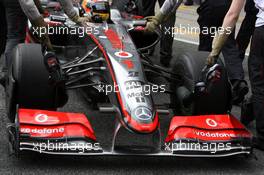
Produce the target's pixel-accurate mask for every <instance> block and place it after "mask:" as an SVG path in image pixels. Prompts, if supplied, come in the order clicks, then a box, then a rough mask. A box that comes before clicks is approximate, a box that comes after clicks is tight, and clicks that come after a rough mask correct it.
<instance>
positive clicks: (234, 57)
mask: <svg viewBox="0 0 264 175" xmlns="http://www.w3.org/2000/svg"><path fill="white" fill-rule="evenodd" d="M231 2H232V1H230V0H217V1H216V0H206V1H205V2H203V3H202V4H201V5H200V7H199V8H198V9H197V13H198V14H199V18H198V23H199V25H200V29H201V31H204V30H205V29H206V30H208V29H216V28H219V27H221V26H222V23H223V21H224V18H225V15H226V13H227V11H228V9H229V7H230V5H231ZM212 31H214V30H212ZM213 36H214V33H212V32H211V33H209V34H207V33H206V32H200V38H199V39H200V43H199V48H198V49H199V50H200V51H208V52H210V51H211V50H212V41H213ZM222 53H223V55H224V59H225V63H226V69H227V72H228V75H229V79H230V80H242V79H244V70H243V66H242V62H243V60H241V58H240V52H239V50H238V47H237V46H236V40H235V35H234V32H233V33H232V35H230V37H229V38H228V40H227V42H226V44H225V45H224V47H223V49H222Z"/></svg>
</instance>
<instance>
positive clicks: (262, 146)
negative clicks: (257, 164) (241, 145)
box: [252, 137, 264, 151]
mask: <svg viewBox="0 0 264 175" xmlns="http://www.w3.org/2000/svg"><path fill="white" fill-rule="evenodd" d="M252 146H253V148H255V149H258V150H261V151H264V141H261V140H259V139H258V138H257V137H254V138H253V145H252Z"/></svg>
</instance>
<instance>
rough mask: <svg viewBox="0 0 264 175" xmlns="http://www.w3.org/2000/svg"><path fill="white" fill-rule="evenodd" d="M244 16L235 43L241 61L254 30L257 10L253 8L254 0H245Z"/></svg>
mask: <svg viewBox="0 0 264 175" xmlns="http://www.w3.org/2000/svg"><path fill="white" fill-rule="evenodd" d="M245 12H246V16H245V18H244V20H243V22H242V24H241V27H240V29H239V32H238V35H237V38H236V41H237V45H238V48H239V51H240V57H241V59H244V57H245V52H246V49H247V47H248V44H249V42H250V39H251V36H252V34H253V32H254V29H255V23H256V20H257V17H256V15H257V13H258V10H257V8H256V7H255V3H254V0H247V3H246V5H245Z"/></svg>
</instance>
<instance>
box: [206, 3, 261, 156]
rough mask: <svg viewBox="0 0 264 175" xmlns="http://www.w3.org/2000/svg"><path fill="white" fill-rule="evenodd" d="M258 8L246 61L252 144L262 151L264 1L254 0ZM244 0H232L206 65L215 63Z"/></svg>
mask: <svg viewBox="0 0 264 175" xmlns="http://www.w3.org/2000/svg"><path fill="white" fill-rule="evenodd" d="M254 1H255V4H256V7H257V8H258V9H259V13H258V15H257V21H256V24H255V27H256V28H255V31H254V34H253V37H252V42H251V49H250V56H249V62H248V69H249V79H250V83H251V88H252V103H253V113H254V116H255V118H256V128H257V137H256V138H255V139H254V146H255V147H256V148H258V149H260V150H263V151H264V107H263V106H264V76H263V75H264V52H263V50H264V45H263V43H264V1H263V0H254ZM244 2H245V0H233V1H232V4H231V7H230V9H229V11H228V13H227V14H226V16H225V19H224V23H223V25H222V27H223V29H224V30H223V32H221V33H220V32H219V33H218V34H217V36H216V37H215V38H214V41H213V47H212V52H211V53H210V55H209V57H208V59H207V65H208V66H212V65H213V64H215V63H216V61H217V59H218V55H219V53H220V51H221V49H222V47H223V45H224V43H225V42H226V41H227V39H228V37H229V34H228V32H227V29H228V28H229V27H231V28H234V26H235V24H236V22H237V20H238V18H239V14H240V11H241V10H242V8H243V5H244Z"/></svg>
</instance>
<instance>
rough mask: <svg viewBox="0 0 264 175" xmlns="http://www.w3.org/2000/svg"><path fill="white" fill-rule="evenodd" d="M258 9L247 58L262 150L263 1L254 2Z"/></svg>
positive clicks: (263, 83)
mask: <svg viewBox="0 0 264 175" xmlns="http://www.w3.org/2000/svg"><path fill="white" fill-rule="evenodd" d="M255 4H256V7H257V8H258V9H259V13H258V15H257V21H256V25H255V27H256V28H255V31H254V34H253V38H252V43H251V49H250V56H249V63H248V67H249V78H250V83H251V88H252V103H253V111H254V116H255V118H256V127H257V143H258V145H259V146H260V147H261V148H262V149H264V1H263V0H255Z"/></svg>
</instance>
